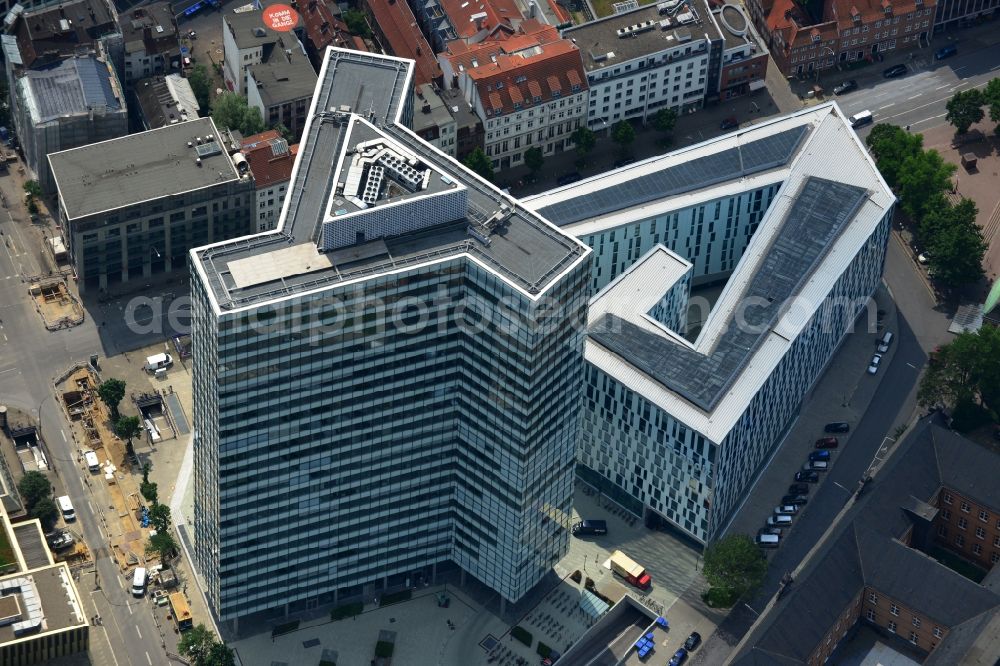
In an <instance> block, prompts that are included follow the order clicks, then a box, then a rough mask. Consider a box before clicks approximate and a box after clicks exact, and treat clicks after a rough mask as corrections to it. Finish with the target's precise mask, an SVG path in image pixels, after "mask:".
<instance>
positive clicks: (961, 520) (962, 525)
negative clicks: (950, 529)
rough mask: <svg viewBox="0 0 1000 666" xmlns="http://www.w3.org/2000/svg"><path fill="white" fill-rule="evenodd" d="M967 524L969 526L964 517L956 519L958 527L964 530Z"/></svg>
mask: <svg viewBox="0 0 1000 666" xmlns="http://www.w3.org/2000/svg"><path fill="white" fill-rule="evenodd" d="M968 526H969V521H967V520H966V519H965V518H959V519H958V529H960V530H964V529H965V528H966V527H968Z"/></svg>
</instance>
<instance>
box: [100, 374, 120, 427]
mask: <svg viewBox="0 0 1000 666" xmlns="http://www.w3.org/2000/svg"><path fill="white" fill-rule="evenodd" d="M97 397H99V398H100V399H101V402H103V403H104V404H105V405H107V406H108V409H110V410H111V420H112V421H117V420H118V405H119V404H121V401H122V399H124V398H125V382H124V381H122V380H121V379H114V378H111V379H106V380H104V381H103V382H101V384H100V385H99V386H98V387H97Z"/></svg>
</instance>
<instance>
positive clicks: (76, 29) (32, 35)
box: [17, 0, 118, 67]
mask: <svg viewBox="0 0 1000 666" xmlns="http://www.w3.org/2000/svg"><path fill="white" fill-rule="evenodd" d="M117 30H118V26H117V25H116V24H115V19H114V16H113V15H112V14H111V10H110V8H109V7H108V5H107V3H106V2H105V1H104V0H78V1H76V2H64V3H61V4H57V5H50V6H48V7H45V8H42V9H36V10H32V9H28V10H26V11H25V12H24V14H23V15H22V16H21V18H20V20H19V21H18V25H17V46H18V49H19V50H20V52H21V60H22V62H23V63H24V66H25V67H34V66H36V65H38V64H40V63H45V62H51V61H53V60H57V59H59V58H62V57H64V56H69V55H74V54H76V53H79V52H80V50H81V47H83V46H85V45H87V44H93V43H94V42H96V41H97V40H98V39H100V38H101V37H103V36H105V35H109V34H111V33H114V32H116V31H117Z"/></svg>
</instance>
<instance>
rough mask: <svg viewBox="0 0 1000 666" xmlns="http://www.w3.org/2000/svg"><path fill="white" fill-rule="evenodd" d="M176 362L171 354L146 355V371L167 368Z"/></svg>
mask: <svg viewBox="0 0 1000 666" xmlns="http://www.w3.org/2000/svg"><path fill="white" fill-rule="evenodd" d="M173 364H174V359H173V357H172V356H171V355H170V354H153V355H152V356H147V357H146V366H145V368H146V372H148V373H150V374H152V373H155V372H156V371H157V370H166V369H167V368H169V367H170V366H172V365H173Z"/></svg>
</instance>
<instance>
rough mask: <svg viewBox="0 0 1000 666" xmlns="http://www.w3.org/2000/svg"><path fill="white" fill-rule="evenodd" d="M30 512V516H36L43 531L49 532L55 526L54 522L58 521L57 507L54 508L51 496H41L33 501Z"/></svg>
mask: <svg viewBox="0 0 1000 666" xmlns="http://www.w3.org/2000/svg"><path fill="white" fill-rule="evenodd" d="M30 513H31V517H32V518H37V519H38V521H39V522H40V523H41V524H42V531H44V532H51V531H52V528H53V527H55V526H56V522H58V521H59V509H57V508H56V504H55V502H53V501H52V498H51V497H43V498H41V499H39V500H38V501H37V502H35V505H34V506H33V507H31V512H30Z"/></svg>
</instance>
